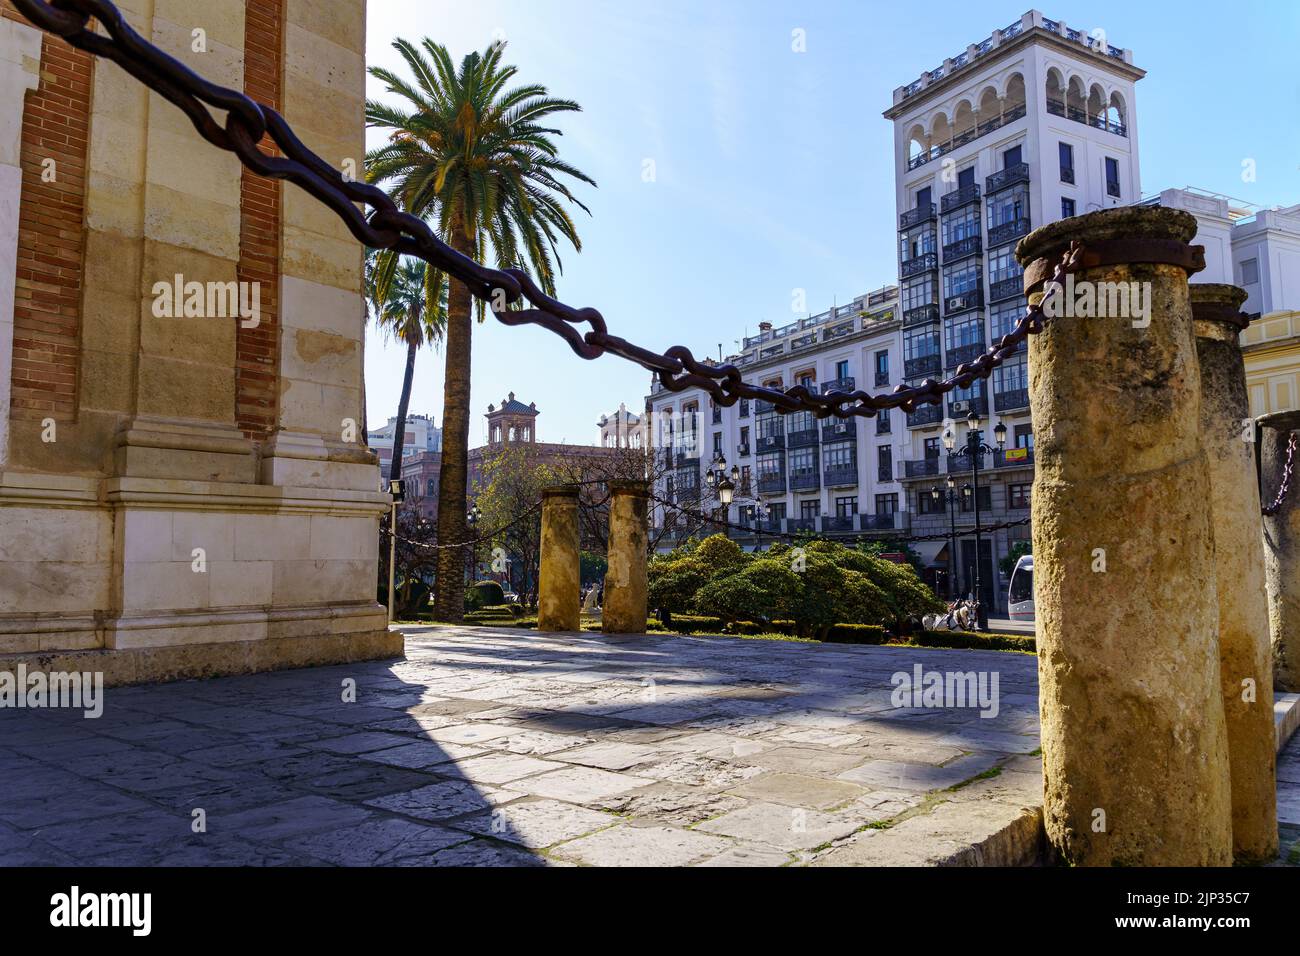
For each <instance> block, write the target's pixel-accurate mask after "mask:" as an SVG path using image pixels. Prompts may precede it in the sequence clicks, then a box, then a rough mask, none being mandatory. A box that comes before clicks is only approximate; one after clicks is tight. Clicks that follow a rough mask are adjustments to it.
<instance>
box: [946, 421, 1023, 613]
mask: <svg viewBox="0 0 1300 956" xmlns="http://www.w3.org/2000/svg"><path fill="white" fill-rule="evenodd" d="M993 434H994V436H995V437H996V439H997V445H998V447H997V448H996V449H994V448H992V447H991V446H989V445H986V444H985V443H984V442H982V441H980V416H979V413H978V412H976V411H975V410H974V409H971V413H970V414H969V415H967V416H966V447H965V448H964V449H962V451H960V452H958V453H957V454H958V455H965V456H966V457H967V458H969V459H970V472H971V482H972V484H971V485H968V486H967V488H965V489H963V491H969V492H970V494H971V497H972V499H973V501H974V505H975V575H974V577H975V614H976V618H977V620H978V621H979V627H980V629H981V630H988V626H989V615H988V609H987V608H986V607H985V606H984V601H983V600H982V597H983V595H982V593H981V591H980V544H981V537H980V466H981V465H982V464H983V461H984V455H985V454H986V453H987V454H993V452H994V451H1000V450H1001V449H1002V448H1003V446H1005V445H1006V443H1007V426H1006V425H1003V424H1002V423H1001V422H998V424H997V427H996V428H994V429H993ZM956 444H957V436H956V435H954V434H953V430H952V429H951V428H948V429H946V430H945V431H944V433H943V446H944V448H946V449H947V450H948V455H949V457H950V458H952V457H954V456H953V449H954V447H955V446H956Z"/></svg>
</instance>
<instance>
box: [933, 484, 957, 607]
mask: <svg viewBox="0 0 1300 956" xmlns="http://www.w3.org/2000/svg"><path fill="white" fill-rule="evenodd" d="M946 484H947V486H948V487H946V488H938V487H936V488H933V489H931V490H930V500H931V501H933V502H934V503H935V505H939V504H943V505H945V506H946V508H947V511H948V598H949V599H950V600H955V599H956V597H957V516H956V514H955V513H954V509H955V508H956V505H957V501H958V500H959V499H958V498H957V480H956V479H955V478H953V476H952V475H949V476H948V478H947V481H946Z"/></svg>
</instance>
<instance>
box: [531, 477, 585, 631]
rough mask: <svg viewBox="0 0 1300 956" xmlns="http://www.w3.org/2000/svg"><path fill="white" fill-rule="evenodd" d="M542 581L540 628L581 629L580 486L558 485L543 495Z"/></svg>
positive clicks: (540, 577)
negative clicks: (579, 561)
mask: <svg viewBox="0 0 1300 956" xmlns="http://www.w3.org/2000/svg"><path fill="white" fill-rule="evenodd" d="M538 578H539V580H538V596H537V629H538V630H539V631H577V630H581V624H580V623H579V616H580V615H581V613H582V606H581V604H580V602H579V599H578V592H579V590H580V587H581V571H580V567H579V563H578V487H577V486H576V485H556V486H554V487H551V488H547V489H545V490H544V491H543V492H542V567H541V571H540V573H539V575H538Z"/></svg>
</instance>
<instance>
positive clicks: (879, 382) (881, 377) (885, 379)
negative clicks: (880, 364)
mask: <svg viewBox="0 0 1300 956" xmlns="http://www.w3.org/2000/svg"><path fill="white" fill-rule="evenodd" d="M935 318H938V315H937V314H936V316H935ZM888 384H889V373H888V372H877V373H876V388H881V387H883V386H885V385H888Z"/></svg>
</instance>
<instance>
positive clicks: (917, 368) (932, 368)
mask: <svg viewBox="0 0 1300 956" xmlns="http://www.w3.org/2000/svg"><path fill="white" fill-rule="evenodd" d="M941 363H942V359H941V358H940V356H939V353H938V352H935V353H934V354H933V355H919V356H917V357H916V358H910V359H905V360H904V361H903V375H904V376H906V377H907V378H916V377H917V376H920V375H930V374H932V373H934V372H937V371H939V368H940V365H941Z"/></svg>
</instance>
